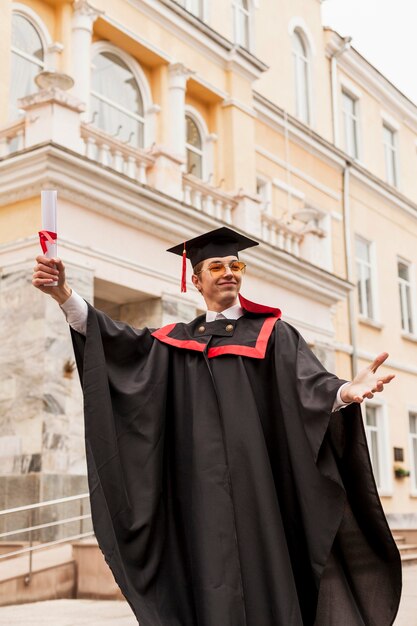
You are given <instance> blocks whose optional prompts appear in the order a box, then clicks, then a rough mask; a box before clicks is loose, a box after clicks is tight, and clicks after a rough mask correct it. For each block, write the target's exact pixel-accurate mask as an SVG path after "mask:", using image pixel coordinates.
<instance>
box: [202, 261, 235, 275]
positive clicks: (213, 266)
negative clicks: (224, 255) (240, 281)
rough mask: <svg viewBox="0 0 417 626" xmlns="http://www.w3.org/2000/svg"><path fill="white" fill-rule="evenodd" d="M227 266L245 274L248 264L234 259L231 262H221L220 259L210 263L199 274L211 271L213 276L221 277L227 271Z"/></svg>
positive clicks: (233, 270)
mask: <svg viewBox="0 0 417 626" xmlns="http://www.w3.org/2000/svg"><path fill="white" fill-rule="evenodd" d="M226 267H229V268H230V270H231V271H232V272H233V273H234V274H240V273H241V274H244V273H245V269H246V264H245V263H242V261H232V262H231V263H221V262H220V261H219V262H216V263H210V265H209V266H208V267H206V269H204V270H200V271H199V272H197V274H201V272H210V274H211V275H212V276H216V277H219V276H223V274H225V273H226Z"/></svg>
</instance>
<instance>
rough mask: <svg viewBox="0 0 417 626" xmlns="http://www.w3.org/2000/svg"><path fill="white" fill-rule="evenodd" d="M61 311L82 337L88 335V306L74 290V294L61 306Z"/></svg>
mask: <svg viewBox="0 0 417 626" xmlns="http://www.w3.org/2000/svg"><path fill="white" fill-rule="evenodd" d="M60 306H61V309H62V310H63V312H64V315H65V319H66V320H67V322H68V324H69V325H70V326H71V328H73V329H74V330H76V331H77V332H78V333H81V335H85V334H86V330H87V316H88V305H87V302H86V301H85V300H83V298H82V297H81V296H80V295H78V293H77V292H76V291H74V289H72V293H71V295H70V297H69V298H68V300H66V301H65V302H64V304H61V305H60Z"/></svg>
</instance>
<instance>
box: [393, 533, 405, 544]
mask: <svg viewBox="0 0 417 626" xmlns="http://www.w3.org/2000/svg"><path fill="white" fill-rule="evenodd" d="M393 538H394V541H395V543H397V544H401V543H405V537H404V536H403V535H393Z"/></svg>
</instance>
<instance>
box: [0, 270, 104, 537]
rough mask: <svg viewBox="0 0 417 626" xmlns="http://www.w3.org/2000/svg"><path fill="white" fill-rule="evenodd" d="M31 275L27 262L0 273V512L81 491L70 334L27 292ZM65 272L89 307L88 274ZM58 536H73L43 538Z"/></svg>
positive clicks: (45, 303) (79, 420) (44, 301)
mask: <svg viewBox="0 0 417 626" xmlns="http://www.w3.org/2000/svg"><path fill="white" fill-rule="evenodd" d="M32 268H33V261H25V262H22V263H19V264H16V263H14V264H13V265H12V266H10V267H3V268H0V293H1V297H0V345H1V346H2V349H1V360H0V381H1V384H0V508H2V509H6V508H12V507H14V506H21V505H26V504H30V503H32V502H39V501H41V500H50V499H51V500H52V499H55V498H61V497H65V496H68V495H74V494H79V493H83V492H84V491H86V489H87V481H86V463H85V450H84V423H83V415H82V395H81V388H80V383H79V379H78V374H77V371H76V369H75V363H74V355H73V350H72V343H71V339H70V333H69V328H68V325H67V323H66V321H65V317H64V315H63V312H62V311H61V309H60V307H59V306H58V304H57V303H56V302H55V301H54V300H52V298H50V297H49V296H47V295H44V294H42V293H41V292H40V291H38V290H37V289H34V287H33V286H32V284H31V275H32ZM66 269H67V275H68V280H69V281H70V284H71V285H72V286H73V287H74V288H75V289H76V290H77V291H78V293H80V294H81V295H82V296H83V297H85V298H86V299H88V300H92V297H93V274H92V272H91V271H89V270H85V269H83V268H81V267H77V266H73V265H71V264H70V263H66ZM59 506H61V505H59ZM66 507H67V513H68V516H70V515H71V514H72V515H74V514H77V513H78V510H79V504H78V503H77V504H72V505H70V504H68V505H66ZM71 507H72V508H71ZM55 515H57V516H58V517H63V515H62V508H60V509H59V511H58V510H55V508H54V507H47V508H46V509H45V510H44V511H42V512H40V513H39V514H38V513H36V514H35V518H34V519H33V522H34V523H41V522H45V521H49V520H52V519H54V516H55ZM27 523H28V518H27V516H26V515H25V514H22V515H21V516H20V517H19V519H16V518H15V517H14V518H13V519H8V520H2V521H1V524H0V529H5V530H6V529H9V528H10V529H11V527H13V525H14V527H16V528H19V527H24V526H26V525H27ZM78 528H79V525H77V526H76V527H75V528H74V529H73V532H77V529H78ZM62 530H63V532H64V533H67V532H70V531H71V529H70V530H68V528H65V529H61V530H59V527H52V528H51V529H49V530H45V531H42V537H41V538H42V539H45V540H46V539H53V538H55V537H57V536H58V534H57V533H60V532H61V531H62ZM36 538H38V537H34V539H36ZM22 539H27V537H22Z"/></svg>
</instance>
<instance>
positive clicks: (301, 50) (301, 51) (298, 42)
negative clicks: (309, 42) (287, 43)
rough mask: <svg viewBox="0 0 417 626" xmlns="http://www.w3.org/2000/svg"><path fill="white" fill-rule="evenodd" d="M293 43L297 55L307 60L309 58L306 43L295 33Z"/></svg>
mask: <svg viewBox="0 0 417 626" xmlns="http://www.w3.org/2000/svg"><path fill="white" fill-rule="evenodd" d="M292 42H293V50H294V52H295V54H297V55H299V56H302V57H304V58H305V57H306V56H307V52H306V49H305V46H304V41H303V40H302V38H301V37H300V35H299V34H298V33H297V32H294V34H293V40H292Z"/></svg>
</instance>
